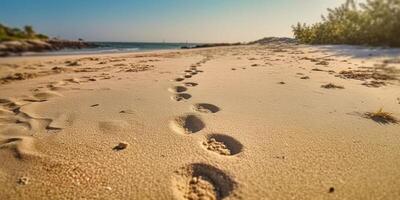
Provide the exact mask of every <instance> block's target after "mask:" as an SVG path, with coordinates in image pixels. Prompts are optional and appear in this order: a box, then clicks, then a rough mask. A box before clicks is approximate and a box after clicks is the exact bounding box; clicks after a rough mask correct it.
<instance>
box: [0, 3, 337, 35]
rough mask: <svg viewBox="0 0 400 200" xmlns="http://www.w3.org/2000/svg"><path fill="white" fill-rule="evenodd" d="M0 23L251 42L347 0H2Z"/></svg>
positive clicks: (49, 30)
mask: <svg viewBox="0 0 400 200" xmlns="http://www.w3.org/2000/svg"><path fill="white" fill-rule="evenodd" d="M0 1H1V2H0V23H2V24H5V25H7V26H12V27H23V26H24V25H27V24H28V25H32V26H33V27H34V28H35V30H36V31H37V32H40V33H44V34H46V35H49V36H51V37H60V38H63V39H78V38H83V39H85V40H87V41H120V42H121V41H123V42H162V41H165V42H248V41H253V40H257V39H260V38H263V37H267V36H279V37H283V36H285V37H293V34H292V31H291V25H294V24H296V23H297V22H305V23H314V22H317V21H319V20H321V14H325V13H326V12H327V11H326V9H327V8H333V7H336V6H338V5H340V4H342V3H343V2H344V0H0Z"/></svg>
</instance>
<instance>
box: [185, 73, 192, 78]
mask: <svg viewBox="0 0 400 200" xmlns="http://www.w3.org/2000/svg"><path fill="white" fill-rule="evenodd" d="M184 77H185V78H192V75H191V74H185V76H184Z"/></svg>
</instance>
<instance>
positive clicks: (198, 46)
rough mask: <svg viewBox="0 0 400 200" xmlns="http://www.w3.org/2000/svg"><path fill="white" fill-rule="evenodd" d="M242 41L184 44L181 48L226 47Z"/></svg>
mask: <svg viewBox="0 0 400 200" xmlns="http://www.w3.org/2000/svg"><path fill="white" fill-rule="evenodd" d="M238 45H242V43H240V42H237V43H209V44H197V45H193V46H183V47H181V49H198V48H209V47H225V46H238Z"/></svg>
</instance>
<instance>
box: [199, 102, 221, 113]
mask: <svg viewBox="0 0 400 200" xmlns="http://www.w3.org/2000/svg"><path fill="white" fill-rule="evenodd" d="M193 110H195V111H197V112H202V113H216V112H218V111H220V110H221V109H220V108H219V107H218V106H215V105H212V104H209V103H197V104H194V105H193Z"/></svg>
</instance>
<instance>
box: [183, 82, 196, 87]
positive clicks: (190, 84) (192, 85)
mask: <svg viewBox="0 0 400 200" xmlns="http://www.w3.org/2000/svg"><path fill="white" fill-rule="evenodd" d="M184 85H185V86H186V87H195V86H197V85H198V83H194V82H186V83H184Z"/></svg>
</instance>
